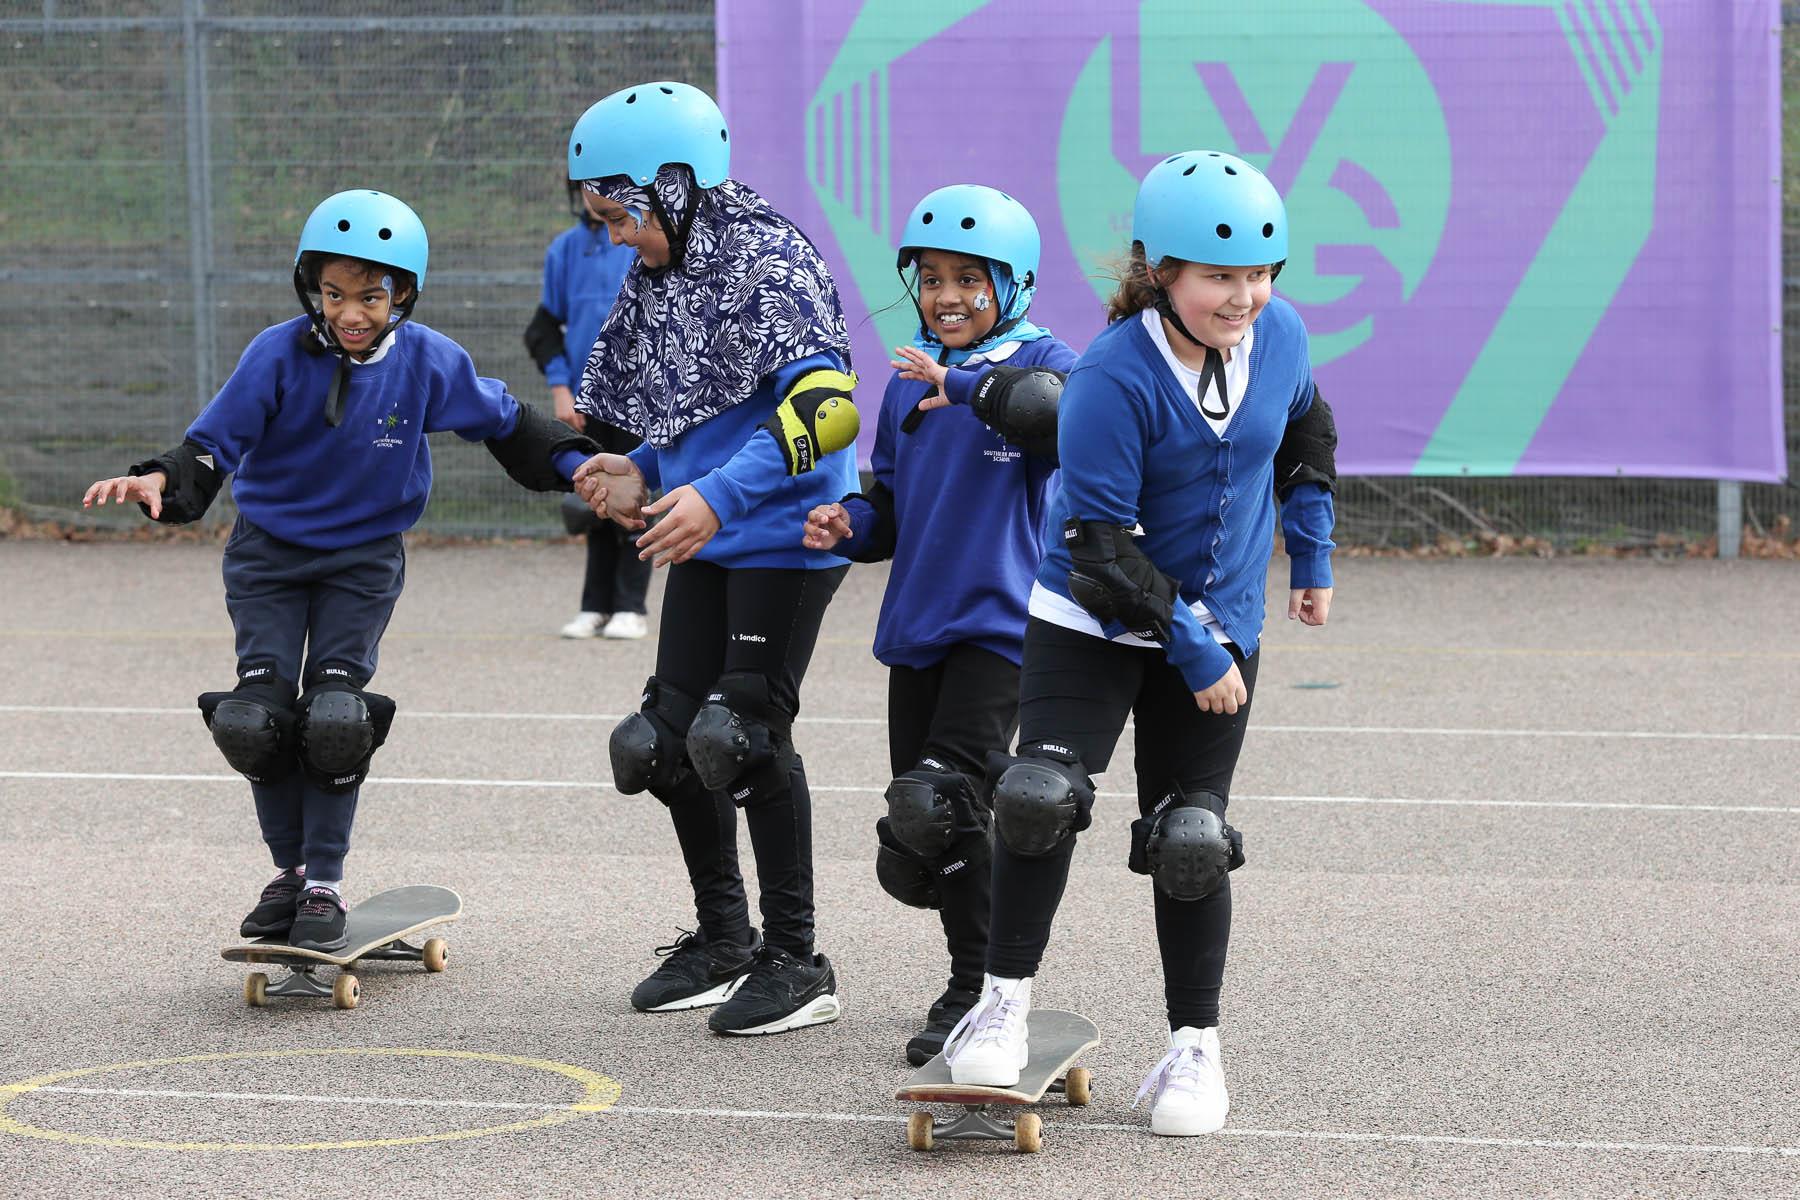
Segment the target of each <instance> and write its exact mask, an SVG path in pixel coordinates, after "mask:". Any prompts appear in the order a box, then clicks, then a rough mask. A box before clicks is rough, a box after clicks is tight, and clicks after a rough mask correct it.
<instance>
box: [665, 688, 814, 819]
mask: <svg viewBox="0 0 1800 1200" xmlns="http://www.w3.org/2000/svg"><path fill="white" fill-rule="evenodd" d="M792 723H793V717H792V716H791V715H789V714H788V713H784V712H782V711H781V710H780V709H778V708H776V706H775V703H774V701H772V700H771V699H770V698H769V681H768V679H767V678H766V677H764V676H762V675H757V674H753V673H750V672H739V671H732V672H728V673H726V674H725V675H722V676H720V678H719V683H718V686H717V687H715V688H714V689H713V690H712V691H711V692H710V693H708V695H707V697H706V703H705V704H704V705H702V706H701V708H700V711H699V712H698V713H696V714H695V716H694V721H693V724H691V725H689V726H688V734H687V751H688V759H689V760H690V761H691V762H692V763H693V764H694V774H696V775H698V776H699V777H700V782H701V783H703V784H705V785H706V787H707V789H708V790H710V791H715V792H727V793H729V794H730V796H731V799H732V800H733V802H735V803H736V804H737V805H738V806H739V807H746V808H747V807H749V806H751V805H754V804H756V803H757V802H758V801H760V800H765V799H768V798H770V797H773V796H778V795H780V794H782V793H784V792H785V791H787V790H788V787H789V784H788V771H789V769H790V768H791V767H792V766H793V759H794V745H793V742H792V740H791V739H790V736H789V730H790V727H791V725H792Z"/></svg>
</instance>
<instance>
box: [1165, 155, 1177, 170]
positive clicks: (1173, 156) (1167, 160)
mask: <svg viewBox="0 0 1800 1200" xmlns="http://www.w3.org/2000/svg"><path fill="white" fill-rule="evenodd" d="M1180 157H1181V155H1179V154H1171V155H1169V157H1167V158H1165V159H1163V166H1165V167H1166V166H1168V165H1169V164H1170V163H1172V162H1174V161H1175V160H1176V159H1178V158H1180Z"/></svg>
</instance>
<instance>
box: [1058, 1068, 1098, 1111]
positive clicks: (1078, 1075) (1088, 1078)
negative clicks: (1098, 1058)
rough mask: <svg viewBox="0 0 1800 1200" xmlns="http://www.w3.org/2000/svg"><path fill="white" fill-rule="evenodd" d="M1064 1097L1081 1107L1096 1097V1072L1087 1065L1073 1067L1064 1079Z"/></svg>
mask: <svg viewBox="0 0 1800 1200" xmlns="http://www.w3.org/2000/svg"><path fill="white" fill-rule="evenodd" d="M1063 1099H1065V1100H1067V1101H1068V1102H1069V1103H1070V1104H1073V1105H1075V1106H1076V1107H1077V1108H1080V1107H1082V1106H1084V1105H1086V1104H1088V1103H1090V1102H1091V1101H1092V1100H1093V1099H1094V1073H1093V1072H1092V1071H1090V1070H1088V1069H1087V1068H1086V1067H1073V1068H1071V1069H1070V1071H1069V1075H1068V1078H1066V1079H1064V1080H1063Z"/></svg>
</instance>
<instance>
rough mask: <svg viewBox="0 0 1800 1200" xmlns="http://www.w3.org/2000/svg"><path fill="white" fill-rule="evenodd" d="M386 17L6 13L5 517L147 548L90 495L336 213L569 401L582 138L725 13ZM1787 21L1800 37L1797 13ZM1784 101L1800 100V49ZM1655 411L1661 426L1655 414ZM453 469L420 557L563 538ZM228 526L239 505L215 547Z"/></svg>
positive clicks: (524, 1) (1593, 521)
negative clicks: (315, 219)
mask: <svg viewBox="0 0 1800 1200" xmlns="http://www.w3.org/2000/svg"><path fill="white" fill-rule="evenodd" d="M596 7H599V8H600V9H601V11H599V12H596V11H595V8H596ZM392 11H396V12H403V13H404V14H405V15H403V16H402V15H394V16H376V17H371V16H369V15H368V14H369V12H370V6H368V5H366V4H363V3H356V4H352V3H348V2H346V0H315V2H314V3H312V4H310V5H308V6H307V12H306V15H305V16H304V17H299V16H294V15H292V14H293V12H294V10H293V9H292V8H291V6H288V5H281V4H275V3H258V2H256V0H35V2H32V3H4V4H0V154H3V156H4V162H5V164H6V169H5V170H4V171H0V247H3V248H4V250H5V253H4V255H0V364H4V370H3V371H0V506H4V507H7V508H11V509H14V510H16V511H19V512H22V513H23V514H24V515H25V516H27V517H29V518H31V519H34V520H55V521H61V522H67V523H84V524H91V525H97V526H110V527H126V526H135V525H137V524H139V523H140V518H138V516H137V514H136V513H135V512H131V511H124V512H121V511H119V510H115V509H109V510H108V511H107V512H105V513H100V514H97V515H95V514H89V515H83V514H81V513H80V511H79V509H78V502H79V497H80V494H81V490H82V489H83V487H85V486H86V484H87V483H89V482H90V481H92V480H94V479H98V478H102V477H104V476H107V475H112V474H117V473H118V472H120V471H121V470H123V468H124V467H125V465H126V464H128V463H131V462H133V461H136V460H138V459H141V458H145V457H148V456H149V455H151V454H153V453H155V452H157V451H160V450H162V449H164V448H166V447H167V446H169V445H171V444H173V443H174V442H176V441H178V440H179V439H180V435H181V432H182V430H183V429H184V428H185V427H186V425H187V423H188V422H189V421H190V420H191V419H192V417H193V414H194V413H195V412H196V411H198V408H199V407H200V405H202V404H203V403H205V401H206V400H207V399H208V398H210V395H211V393H212V391H213V389H214V388H216V387H217V386H218V384H219V383H220V382H222V381H223V380H224V378H225V377H226V376H227V375H228V374H229V373H230V371H231V368H232V366H233V364H234V363H235V362H236V359H237V355H238V353H239V351H240V350H241V349H242V347H243V346H244V345H245V344H246V343H247V342H248V341H249V339H250V338H251V337H252V336H253V335H254V334H255V333H256V332H257V331H258V330H260V329H262V328H264V327H266V326H268V325H270V324H273V323H275V322H277V321H280V320H284V319H286V318H287V317H289V316H291V315H292V314H293V312H294V311H295V301H294V297H293V293H292V289H291V286H290V284H289V269H288V264H289V263H290V262H291V261H292V255H293V244H294V238H295V237H296V236H297V231H298V229H299V227H300V225H301V223H302V222H303V221H304V220H305V217H306V214H307V213H308V212H309V211H310V210H311V207H312V205H313V204H314V203H316V202H317V201H318V200H320V199H322V198H323V197H325V196H326V195H328V194H330V193H331V192H334V191H338V190H341V189H343V188H347V187H352V186H357V187H362V186H367V187H374V188H378V189H381V190H384V191H388V192H392V193H394V194H396V195H399V196H401V197H404V198H406V199H407V200H408V202H409V203H411V204H412V205H413V206H414V207H415V208H416V209H418V210H419V212H420V215H421V216H422V217H423V218H424V220H425V222H426V225H427V227H428V228H429V229H430V231H431V239H432V264H433V269H432V272H431V278H430V281H429V287H428V288H427V289H426V292H425V297H424V301H423V303H422V306H421V313H420V318H421V319H422V320H424V321H425V322H426V323H428V324H430V325H432V326H433V327H435V328H437V329H439V330H441V331H443V332H444V333H445V334H447V335H448V336H450V337H452V338H454V339H456V340H457V341H458V342H460V343H461V344H462V345H464V346H465V347H467V348H468V350H469V351H470V353H471V354H472V355H473V356H474V358H475V361H476V363H477V365H478V367H479V368H480V369H481V371H482V372H483V373H484V374H489V375H494V376H496V377H498V378H501V379H505V380H507V381H508V382H509V383H511V384H512V385H513V387H514V389H515V391H516V393H517V394H519V395H520V396H521V398H523V399H529V400H531V401H533V402H537V403H544V402H546V400H547V397H545V396H544V395H543V388H542V386H541V381H540V379H539V376H538V372H537V370H536V368H535V367H534V366H533V365H532V363H531V361H530V360H529V358H528V357H527V356H526V354H525V352H524V348H523V344H522V342H521V337H520V335H521V332H522V330H523V328H524V324H525V322H526V320H527V319H529V317H530V315H531V312H532V310H533V308H534V307H535V305H536V303H537V296H538V289H539V279H540V269H541V266H542V262H543V252H544V248H545V246H546V245H547V244H548V242H549V241H550V239H551V238H552V237H554V236H555V235H556V234H557V233H558V232H560V231H561V230H562V229H564V228H566V227H567V226H568V224H569V220H570V218H569V214H568V209H567V206H566V201H565V196H564V190H563V181H562V178H561V172H560V171H559V169H558V165H559V164H560V162H561V160H562V156H563V153H564V147H565V145H566V139H567V135H568V128H569V124H570V122H571V120H572V119H573V118H574V117H575V116H576V115H578V114H579V113H580V112H581V111H582V110H583V109H584V108H585V107H586V106H587V105H588V104H590V103H592V102H593V101H594V100H595V99H597V98H598V97H600V96H602V95H604V94H606V93H607V92H610V91H613V90H615V89H616V88H619V87H623V86H625V85H627V84H630V83H634V82H639V81H641V80H644V79H656V78H674V79H683V80H688V81H690V82H692V83H694V84H696V85H697V86H700V87H702V88H706V89H708V90H709V91H710V90H714V88H713V85H714V53H713V10H712V5H711V4H710V3H707V2H703V0H628V2H625V3H617V4H605V5H603V6H596V5H593V4H591V3H578V2H575V0H562V2H558V0H541V2H538V0H516V2H511V3H495V2H494V0H483V2H476V0H430V2H422V3H413V4H408V5H406V6H404V7H403V8H400V7H398V6H396V7H395V8H394V9H393V10H392ZM1784 18H1785V22H1786V23H1787V25H1788V26H1789V27H1790V28H1792V27H1793V26H1794V25H1795V23H1796V22H1800V5H1789V6H1787V9H1786V12H1785V13H1784ZM1783 86H1784V92H1785V93H1789V94H1791V93H1792V92H1793V91H1794V89H1795V88H1796V87H1797V86H1800V53H1797V52H1796V49H1795V47H1793V46H1791V45H1784V50H1783ZM1784 107H1785V106H1784ZM1787 126H1788V132H1787V133H1786V137H1787V139H1788V142H1787V145H1788V146H1789V147H1790V148H1789V149H1787V150H1786V151H1785V152H1784V159H1785V160H1786V162H1785V163H1784V168H1785V167H1786V166H1787V165H1789V164H1791V163H1792V162H1793V160H1794V155H1795V151H1794V149H1792V147H1793V146H1794V141H1795V138H1794V134H1793V132H1792V122H1791V121H1789V122H1788V123H1787ZM1786 174H1789V172H1787V171H1786V170H1785V169H1784V175H1786ZM752 183H754V181H752ZM1786 188H1787V191H1786V196H1787V201H1786V204H1785V223H1786V226H1787V233H1786V237H1785V239H1784V242H1785V253H1784V258H1785V262H1786V274H1787V276H1788V277H1789V278H1788V284H1787V286H1786V288H1785V308H1786V309H1787V312H1786V313H1785V314H1784V315H1785V317H1786V329H1787V333H1786V335H1785V340H1786V347H1787V351H1786V360H1787V364H1788V370H1787V372H1786V376H1785V377H1786V385H1785V386H1786V401H1785V407H1786V416H1787V437H1788V447H1787V450H1788V461H1789V463H1790V466H1792V465H1793V464H1796V463H1800V386H1797V383H1796V380H1797V379H1800V375H1797V374H1796V372H1795V371H1794V370H1793V366H1794V364H1795V362H1796V359H1797V357H1800V340H1797V337H1796V330H1797V329H1800V324H1797V323H1796V321H1795V320H1794V319H1793V318H1794V317H1795V316H1796V315H1800V313H1797V304H1800V280H1796V279H1795V278H1794V275H1795V264H1796V262H1797V261H1800V259H1797V258H1796V254H1797V252H1800V199H1797V197H1796V191H1797V189H1796V185H1795V181H1794V180H1793V179H1791V178H1789V179H1788V180H1787V181H1786ZM194 196H200V197H205V198H206V202H205V203H202V204H193V203H190V197H194ZM440 264H441V265H440ZM196 314H200V316H199V318H198V319H197V316H196ZM1659 402H1661V401H1659V398H1657V397H1653V396H1651V397H1645V401H1644V403H1645V408H1646V411H1653V410H1654V407H1655V405H1656V404H1658V403H1659ZM432 453H433V458H434V462H435V466H436V470H437V482H436V485H435V487H434V490H433V496H432V501H431V505H430V508H429V509H428V510H427V512H426V514H425V518H424V520H423V522H422V523H421V528H422V529H424V530H426V531H429V532H432V533H437V534H450V535H474V536H486V535H520V534H524V535H535V534H547V533H552V532H558V531H560V526H559V524H558V522H557V519H556V515H555V504H554V502H553V501H552V500H549V499H546V498H544V497H539V496H533V495H530V494H528V493H525V492H523V491H521V490H520V489H519V488H517V487H516V486H515V485H513V484H512V483H511V482H510V481H509V480H508V479H507V478H506V477H505V476H504V475H503V474H502V473H501V472H500V471H499V470H497V469H496V468H495V467H494V465H493V463H492V462H491V460H490V459H489V458H488V456H487V454H486V452H485V451H484V450H483V449H482V448H481V447H480V446H470V445H467V444H465V443H462V442H460V441H458V440H457V439H456V438H454V437H448V436H437V437H434V438H433V445H432ZM1743 502H1744V517H1745V522H1746V525H1747V527H1748V528H1749V529H1750V531H1751V532H1752V533H1756V534H1760V533H1762V532H1764V531H1765V530H1773V529H1774V528H1775V527H1776V521H1777V519H1778V517H1779V516H1780V515H1781V514H1786V513H1792V512H1794V511H1796V510H1797V509H1800V493H1796V492H1795V491H1794V490H1793V489H1792V488H1791V487H1786V486H1775V485H1746V486H1745V487H1744V489H1743ZM1718 503H1719V491H1718V487H1717V485H1716V484H1713V483H1710V482H1706V481H1692V480H1655V479H1639V478H1620V479H1566V478H1513V479H1480V480H1475V479H1432V478H1417V477H1392V478H1390V477H1359V478H1349V479H1345V480H1344V481H1343V482H1342V486H1341V489H1340V493H1339V504H1338V516H1339V525H1338V537H1339V540H1340V541H1341V542H1343V543H1344V544H1346V545H1360V546H1368V547H1375V548H1383V547H1391V548H1400V549H1406V548H1416V547H1419V546H1424V545H1443V544H1466V543H1470V542H1477V543H1480V542H1487V543H1490V544H1491V543H1492V542H1493V541H1494V540H1495V539H1498V538H1509V539H1512V540H1513V541H1515V542H1528V541H1534V540H1535V541H1537V542H1540V543H1542V544H1544V545H1548V546H1555V547H1558V548H1562V549H1578V548H1580V547H1581V546H1583V545H1593V546H1601V547H1632V546H1639V545H1656V544H1659V543H1660V544H1668V543H1669V542H1671V541H1677V542H1694V541H1703V540H1704V539H1706V538H1708V537H1709V536H1710V535H1712V534H1713V533H1714V532H1715V531H1716V529H1717V522H1718V515H1717V514H1718ZM231 516H232V509H231V506H230V504H229V502H228V500H226V499H225V498H223V497H222V499H221V502H220V504H219V505H218V506H216V508H215V510H214V512H213V513H212V514H210V516H209V518H208V520H209V521H210V522H212V523H214V524H215V525H216V524H219V523H223V522H227V521H229V519H230V518H231Z"/></svg>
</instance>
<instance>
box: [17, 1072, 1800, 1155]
mask: <svg viewBox="0 0 1800 1200" xmlns="http://www.w3.org/2000/svg"><path fill="white" fill-rule="evenodd" d="M24 1091H26V1092H56V1093H59V1094H63V1095H77V1096H134V1097H160V1098H165V1099H174V1100H254V1101H257V1102H269V1101H274V1102H277V1103H292V1104H366V1105H377V1106H386V1107H400V1108H409V1107H410V1108H470V1109H497V1110H505V1111H517V1110H520V1109H527V1110H532V1111H540V1112H560V1111H563V1110H566V1109H569V1108H571V1107H576V1106H572V1105H569V1104H555V1103H537V1104H533V1103H529V1102H520V1101H513V1100H428V1099H414V1098H409V1097H400V1096H319V1095H298V1094H292V1093H283V1092H183V1091H173V1090H168V1089H160V1088H93V1087H64V1086H57V1085H51V1086H46V1087H38V1088H29V1089H24ZM583 1111H588V1110H585V1109H584V1110H583ZM596 1115H601V1116H610V1115H620V1116H649V1117H718V1118H722V1119H724V1120H731V1121H829V1122H834V1123H839V1124H859V1125H861V1124H868V1125H899V1124H902V1123H903V1121H904V1118H903V1117H902V1116H899V1115H886V1114H876V1113H842V1112H797V1111H788V1110H782V1109H758V1108H660V1107H651V1106H648V1105H632V1104H615V1105H613V1106H611V1107H610V1108H607V1109H605V1110H603V1111H601V1112H600V1113H598V1114H596ZM1057 1126H1058V1128H1063V1127H1068V1128H1072V1129H1083V1130H1089V1131H1093V1132H1098V1133H1135V1134H1143V1133H1145V1132H1146V1129H1145V1126H1144V1125H1143V1124H1135V1125H1134V1124H1125V1123H1121V1122H1111V1121H1075V1120H1061V1119H1059V1120H1058V1121H1057ZM1219 1136H1220V1137H1240V1138H1263V1139H1269V1140H1278V1141H1317V1142H1357V1143H1363V1144H1374V1145H1412V1146H1483V1147H1492V1148H1494V1149H1500V1150H1598V1151H1606V1152H1609V1153H1623V1152H1635V1153H1640V1154H1739V1155H1760V1156H1767V1157H1775V1158H1796V1157H1800V1146H1749V1145H1731V1144H1729V1143H1723V1144H1719V1143H1704V1142H1688V1143H1684V1142H1615V1141H1598V1140H1574V1139H1561V1138H1488V1137H1465V1136H1457V1135H1452V1134H1429V1133H1348V1132H1334V1131H1331V1130H1316V1129H1239V1128H1227V1129H1222V1130H1220V1131H1219Z"/></svg>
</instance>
